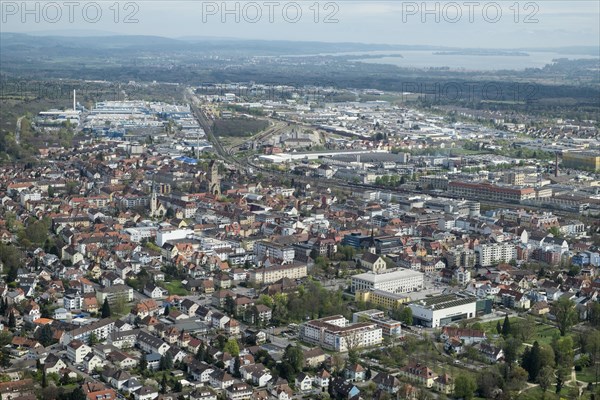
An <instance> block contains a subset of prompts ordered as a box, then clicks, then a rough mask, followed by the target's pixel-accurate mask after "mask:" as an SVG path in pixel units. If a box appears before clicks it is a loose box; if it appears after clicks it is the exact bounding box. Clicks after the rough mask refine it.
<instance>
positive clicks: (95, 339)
mask: <svg viewBox="0 0 600 400" xmlns="http://www.w3.org/2000/svg"><path fill="white" fill-rule="evenodd" d="M96 343H98V336H96V334H95V333H94V332H92V333H91V334H90V337H89V339H88V344H89V345H90V347H91V346H93V345H95V344H96Z"/></svg>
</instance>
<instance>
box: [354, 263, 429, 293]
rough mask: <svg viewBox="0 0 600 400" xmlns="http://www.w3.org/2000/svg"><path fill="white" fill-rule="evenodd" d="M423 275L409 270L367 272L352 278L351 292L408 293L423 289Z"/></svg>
mask: <svg viewBox="0 0 600 400" xmlns="http://www.w3.org/2000/svg"><path fill="white" fill-rule="evenodd" d="M423 276H424V275H423V274H422V273H421V272H418V271H412V270H409V269H396V270H393V271H390V270H388V271H386V272H383V273H379V274H376V273H373V272H367V273H364V274H358V275H354V276H353V277H352V284H351V289H352V292H353V293H354V292H356V291H357V290H374V289H378V290H384V291H386V292H391V293H408V292H413V291H416V290H421V289H423Z"/></svg>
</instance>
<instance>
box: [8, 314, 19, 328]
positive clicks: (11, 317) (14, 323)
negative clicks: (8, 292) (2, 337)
mask: <svg viewBox="0 0 600 400" xmlns="http://www.w3.org/2000/svg"><path fill="white" fill-rule="evenodd" d="M8 327H9V328H16V327H17V319H16V318H15V312H14V311H13V310H10V314H9V315H8Z"/></svg>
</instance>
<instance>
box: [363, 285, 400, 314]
mask: <svg viewBox="0 0 600 400" xmlns="http://www.w3.org/2000/svg"><path fill="white" fill-rule="evenodd" d="M354 299H355V300H356V301H360V302H363V303H369V304H372V305H374V306H380V307H383V308H387V309H393V308H398V307H400V305H401V304H404V303H408V302H409V301H410V297H408V296H406V295H402V294H397V293H391V292H386V291H383V290H377V289H374V290H357V291H356V293H354Z"/></svg>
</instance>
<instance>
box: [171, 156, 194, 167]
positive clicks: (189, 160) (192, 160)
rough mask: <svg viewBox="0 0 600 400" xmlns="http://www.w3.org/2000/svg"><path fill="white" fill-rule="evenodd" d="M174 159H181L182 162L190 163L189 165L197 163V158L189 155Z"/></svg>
mask: <svg viewBox="0 0 600 400" xmlns="http://www.w3.org/2000/svg"><path fill="white" fill-rule="evenodd" d="M176 160H177V161H181V162H182V163H185V164H191V165H196V164H197V163H198V160H196V159H195V158H190V157H185V156H181V157H177V158H176Z"/></svg>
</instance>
